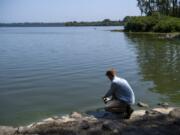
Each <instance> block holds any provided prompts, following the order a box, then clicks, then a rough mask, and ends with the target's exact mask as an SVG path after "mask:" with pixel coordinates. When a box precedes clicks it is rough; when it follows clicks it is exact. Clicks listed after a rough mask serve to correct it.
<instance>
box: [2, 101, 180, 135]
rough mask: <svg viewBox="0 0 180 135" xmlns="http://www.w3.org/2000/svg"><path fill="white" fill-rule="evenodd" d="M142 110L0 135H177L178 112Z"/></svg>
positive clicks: (50, 122)
mask: <svg viewBox="0 0 180 135" xmlns="http://www.w3.org/2000/svg"><path fill="white" fill-rule="evenodd" d="M140 104H141V103H140ZM143 105H144V104H141V105H140V106H143ZM144 108H145V109H143V110H135V111H134V112H133V113H132V115H131V118H130V119H123V118H121V117H119V115H118V116H115V115H114V114H106V115H104V116H103V117H101V118H98V117H96V116H95V115H90V114H89V115H88V114H82V113H78V112H74V113H72V114H70V115H66V116H62V117H58V116H54V117H51V118H47V119H44V120H42V121H40V122H36V123H32V124H31V125H28V126H20V127H10V126H0V135H180V108H175V107H167V106H164V107H159V108H154V109H149V108H147V107H146V106H144Z"/></svg>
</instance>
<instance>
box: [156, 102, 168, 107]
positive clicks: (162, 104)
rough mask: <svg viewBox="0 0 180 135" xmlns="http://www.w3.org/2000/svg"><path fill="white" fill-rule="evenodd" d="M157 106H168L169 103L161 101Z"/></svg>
mask: <svg viewBox="0 0 180 135" xmlns="http://www.w3.org/2000/svg"><path fill="white" fill-rule="evenodd" d="M158 105H159V106H162V107H168V106H169V104H168V103H167V102H163V103H158Z"/></svg>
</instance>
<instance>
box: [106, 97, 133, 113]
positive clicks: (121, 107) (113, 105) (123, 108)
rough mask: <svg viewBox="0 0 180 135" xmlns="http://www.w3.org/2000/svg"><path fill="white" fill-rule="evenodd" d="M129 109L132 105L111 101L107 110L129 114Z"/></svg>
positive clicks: (107, 105)
mask: <svg viewBox="0 0 180 135" xmlns="http://www.w3.org/2000/svg"><path fill="white" fill-rule="evenodd" d="M129 107H130V105H129V104H127V103H126V102H124V101H119V100H111V101H109V102H107V104H106V107H105V110H106V111H109V112H117V113H123V112H127V110H128V108H129Z"/></svg>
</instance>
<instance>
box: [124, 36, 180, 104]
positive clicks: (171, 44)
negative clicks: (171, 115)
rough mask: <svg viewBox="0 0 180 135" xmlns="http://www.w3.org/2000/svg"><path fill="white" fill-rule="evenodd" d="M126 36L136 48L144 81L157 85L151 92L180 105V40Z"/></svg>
mask: <svg viewBox="0 0 180 135" xmlns="http://www.w3.org/2000/svg"><path fill="white" fill-rule="evenodd" d="M125 36H126V38H127V40H128V41H129V43H130V44H132V45H134V47H135V48H136V53H137V62H138V64H139V67H140V74H141V75H142V77H143V79H144V80H146V81H147V80H148V81H153V82H154V84H155V86H154V87H153V88H152V89H151V91H153V92H157V93H160V94H163V95H165V96H166V97H167V98H166V99H165V101H168V102H172V103H175V104H178V105H180V40H179V39H176V40H162V39H158V38H157V37H155V36H152V35H151V36H150V35H140V34H127V33H126V34H125Z"/></svg>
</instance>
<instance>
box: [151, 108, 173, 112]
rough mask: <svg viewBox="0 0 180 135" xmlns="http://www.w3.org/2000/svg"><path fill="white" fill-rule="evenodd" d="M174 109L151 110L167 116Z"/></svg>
mask: <svg viewBox="0 0 180 135" xmlns="http://www.w3.org/2000/svg"><path fill="white" fill-rule="evenodd" d="M173 109H174V108H173V107H169V108H154V109H152V110H153V111H156V112H160V113H162V114H169V112H170V111H172V110H173Z"/></svg>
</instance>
